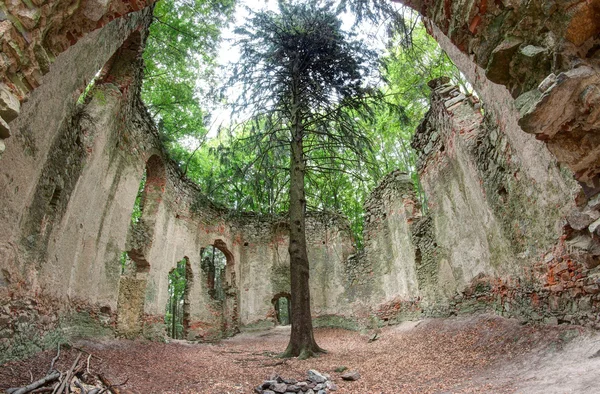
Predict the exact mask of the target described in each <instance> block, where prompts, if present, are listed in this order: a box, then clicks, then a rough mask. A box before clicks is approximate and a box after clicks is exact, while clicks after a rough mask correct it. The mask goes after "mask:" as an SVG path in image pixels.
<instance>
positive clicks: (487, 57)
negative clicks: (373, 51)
mask: <svg viewBox="0 0 600 394" xmlns="http://www.w3.org/2000/svg"><path fill="white" fill-rule="evenodd" d="M400 2H401V3H403V4H406V5H408V6H410V7H412V8H414V9H415V10H417V11H418V12H419V13H421V14H422V15H423V16H424V17H425V18H426V24H427V25H428V26H429V29H430V30H431V31H432V33H433V35H434V37H435V38H436V39H437V40H438V41H439V42H440V44H441V45H442V48H444V49H445V50H446V51H447V52H449V53H450V52H454V53H460V54H462V55H463V56H464V57H465V58H467V59H469V61H468V62H465V63H463V64H462V65H459V68H460V69H461V71H463V72H464V73H470V72H471V71H472V70H473V69H480V71H481V72H480V76H479V78H483V79H485V80H488V81H491V82H494V83H496V84H500V85H503V86H505V87H506V89H507V92H508V93H509V96H510V97H512V98H513V100H514V101H515V102H516V106H517V107H518V108H519V111H520V116H519V118H518V122H519V124H520V126H521V128H522V130H524V131H525V132H527V133H531V134H533V135H535V136H536V138H538V139H540V140H542V141H544V143H545V144H546V146H547V147H548V149H549V150H550V151H551V152H552V153H553V155H554V156H555V157H556V158H557V159H558V161H559V162H560V163H564V164H566V165H567V166H568V167H569V168H570V169H571V171H572V172H573V173H574V174H575V177H576V178H577V179H578V180H580V181H581V182H582V183H584V184H586V187H589V189H590V190H588V195H589V196H588V197H590V196H593V195H595V194H596V193H597V192H598V190H599V189H598V185H599V183H598V180H597V178H598V177H597V175H598V173H599V171H600V155H599V152H598V149H599V140H598V138H597V134H598V133H597V130H598V128H599V127H600V118H599V117H598V113H599V112H600V93H599V92H600V89H599V87H600V84H599V78H600V73H599V71H600V56H599V53H600V52H599V50H598V48H599V45H598V44H599V43H600V22H599V21H600V17H599V15H600V1H597V0H570V1H557V0H542V1H524V0H510V1H509V0H502V1H494V2H492V1H488V0H443V1H442V0H434V1H424V0H400ZM478 73H479V71H478ZM471 82H472V83H473V84H476V83H478V81H477V80H473V79H472V80H471ZM513 100H510V101H513ZM484 101H485V102H487V103H488V104H491V101H488V100H484ZM512 105H513V104H512V103H511V105H510V106H512Z"/></svg>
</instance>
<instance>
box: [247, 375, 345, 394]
mask: <svg viewBox="0 0 600 394" xmlns="http://www.w3.org/2000/svg"><path fill="white" fill-rule="evenodd" d="M336 390H337V386H336V385H335V383H333V381H332V380H331V376H329V375H328V374H322V373H320V372H318V371H315V370H314V369H310V370H309V371H308V379H306V380H304V381H301V382H299V381H297V380H296V379H284V378H282V377H281V376H279V375H277V374H275V373H274V374H272V375H271V376H270V377H269V379H267V380H265V381H264V382H263V383H262V384H261V385H260V386H258V387H256V388H255V389H254V391H255V392H256V393H258V394H294V393H301V394H327V393H329V392H330V391H336Z"/></svg>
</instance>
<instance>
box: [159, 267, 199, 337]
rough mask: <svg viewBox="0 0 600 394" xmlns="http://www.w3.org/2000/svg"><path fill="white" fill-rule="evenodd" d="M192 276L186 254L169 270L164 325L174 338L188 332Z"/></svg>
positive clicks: (185, 334)
mask: <svg viewBox="0 0 600 394" xmlns="http://www.w3.org/2000/svg"><path fill="white" fill-rule="evenodd" d="M192 278H193V275H192V268H191V266H190V261H189V259H188V258H187V256H186V257H184V258H183V259H182V260H180V261H179V262H177V266H176V267H175V268H173V269H172V270H171V272H169V290H168V294H169V299H168V301H167V305H166V310H165V326H166V329H167V335H168V336H170V337H171V338H174V339H184V338H185V337H186V336H187V333H188V329H189V321H190V300H189V289H190V287H191V281H192Z"/></svg>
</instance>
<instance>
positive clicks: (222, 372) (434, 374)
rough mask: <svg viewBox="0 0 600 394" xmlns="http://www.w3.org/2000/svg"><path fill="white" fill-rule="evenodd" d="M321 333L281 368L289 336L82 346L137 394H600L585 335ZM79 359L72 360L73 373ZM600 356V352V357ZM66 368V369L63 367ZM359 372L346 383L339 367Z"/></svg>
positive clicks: (513, 325)
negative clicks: (316, 393)
mask: <svg viewBox="0 0 600 394" xmlns="http://www.w3.org/2000/svg"><path fill="white" fill-rule="evenodd" d="M371 335H372V333H368V334H360V333H357V332H351V331H345V330H340V329H318V330H316V332H315V337H316V339H317V342H318V343H319V344H320V345H321V346H322V347H324V348H326V349H327V350H328V351H329V352H328V353H327V354H325V355H323V356H321V357H319V358H313V359H309V360H302V361H301V360H296V359H290V360H281V359H278V358H276V355H277V353H278V352H281V351H283V349H284V348H285V346H286V344H287V340H288V336H289V327H278V328H275V329H272V330H269V331H266V332H260V333H244V334H240V335H237V336H235V337H234V338H231V339H228V340H224V341H222V342H220V343H217V344H193V343H187V342H184V341H173V342H171V343H156V342H145V341H126V340H106V341H83V342H79V343H76V344H74V346H76V347H77V348H79V349H84V350H86V351H88V352H90V353H92V354H93V357H91V358H90V368H92V369H94V370H97V371H100V372H101V373H102V374H104V375H105V376H106V377H108V378H109V379H110V380H111V381H112V382H113V383H122V382H125V381H126V382H127V383H126V384H125V385H123V386H120V387H121V389H128V390H131V391H130V392H134V393H211V394H225V393H252V392H253V387H254V386H256V385H258V384H260V383H262V381H263V380H264V379H265V378H267V376H268V375H270V374H271V373H272V372H276V373H278V374H279V375H281V376H282V377H285V378H295V379H299V380H301V379H304V378H305V375H306V372H307V370H308V369H316V370H318V371H320V372H323V373H328V374H330V375H331V376H332V378H333V380H334V381H335V383H336V384H337V385H338V390H337V393H361V394H362V393H386V394H396V393H544V394H552V393H556V394H558V393H561V394H562V393H600V379H599V377H600V357H594V356H595V355H596V354H597V352H598V351H599V350H600V335H599V334H598V333H594V332H590V331H586V330H584V329H582V328H580V327H574V326H558V327H556V326H555V327H533V326H529V325H520V324H519V323H518V322H517V321H514V320H506V319H503V318H500V317H497V316H489V315H481V316H473V317H461V318H451V319H432V320H425V321H421V322H408V323H404V324H401V325H398V326H393V327H387V328H385V329H383V330H381V332H380V333H379V334H378V339H377V340H375V341H373V342H369V338H370V337H371ZM79 351H80V350H78V349H76V348H71V349H69V350H68V351H63V353H62V355H61V358H60V359H59V362H58V363H57V364H60V365H62V366H66V365H68V364H69V363H71V362H72V360H73V359H74V358H75V357H76V355H77V354H78V353H79ZM55 354H56V352H55V351H47V352H42V353H39V354H38V355H36V356H35V357H32V358H30V359H28V360H23V361H18V362H10V363H7V364H4V365H2V366H0V390H5V389H6V388H8V387H14V386H19V385H24V384H27V383H29V382H30V381H31V380H32V379H38V378H40V377H42V376H44V375H45V373H46V372H47V370H48V366H49V365H50V362H51V359H52V358H53V357H54V356H55ZM599 354H600V353H599ZM60 365H59V366H60ZM341 366H345V367H347V368H348V369H350V370H357V371H358V372H359V373H360V374H361V378H360V379H359V380H358V381H355V382H345V381H342V380H341V378H340V375H341V373H337V372H335V369H336V368H337V367H341Z"/></svg>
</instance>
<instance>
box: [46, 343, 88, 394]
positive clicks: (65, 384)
mask: <svg viewBox="0 0 600 394" xmlns="http://www.w3.org/2000/svg"><path fill="white" fill-rule="evenodd" d="M80 358H81V353H79V354H78V355H77V358H76V359H75V361H74V362H73V365H72V366H71V369H69V370H68V371H67V374H66V375H65V378H64V379H63V381H62V382H61V384H60V385H58V387H57V388H56V389H54V391H53V392H52V394H61V393H62V392H63V391H65V389H66V390H67V392H68V388H69V381H70V380H71V375H72V374H73V370H74V369H75V367H76V366H77V363H78V362H79V359H80Z"/></svg>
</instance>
